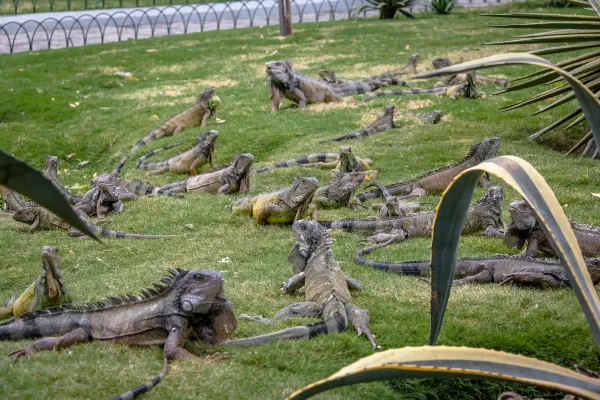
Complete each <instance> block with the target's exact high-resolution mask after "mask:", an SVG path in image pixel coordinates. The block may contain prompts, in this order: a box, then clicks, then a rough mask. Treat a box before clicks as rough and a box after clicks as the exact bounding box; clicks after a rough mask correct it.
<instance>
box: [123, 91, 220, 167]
mask: <svg viewBox="0 0 600 400" xmlns="http://www.w3.org/2000/svg"><path fill="white" fill-rule="evenodd" d="M215 92H216V89H214V88H210V89H207V90H206V91H205V92H204V93H202V94H201V95H200V97H198V100H196V102H195V103H194V104H192V106H191V107H190V108H188V109H187V110H185V111H184V112H182V113H179V114H177V115H174V116H172V117H171V118H169V119H168V120H167V121H166V122H164V123H163V124H162V125H161V126H159V127H158V128H156V129H154V130H153V131H151V132H150V133H148V134H147V135H146V136H144V137H143V138H142V139H140V140H139V141H138V142H137V143H136V144H135V146H133V147H132V148H131V149H130V150H129V151H128V152H127V154H125V156H124V157H123V158H122V159H121V161H119V163H118V164H117V166H116V167H115V169H114V170H113V171H112V174H113V175H115V176H116V175H118V174H119V172H120V171H121V169H122V168H123V167H124V166H125V163H126V162H127V160H128V159H129V157H131V155H132V154H133V153H134V152H135V151H136V150H137V149H139V148H140V147H142V146H144V145H147V144H148V143H151V142H153V141H155V140H157V139H161V138H163V137H167V136H173V135H177V134H179V133H180V132H181V131H183V130H184V129H186V128H191V127H193V126H197V125H202V126H206V124H207V122H208V119H209V118H210V117H212V116H214V115H215V114H216V108H217V107H218V105H219V104H220V100H219V99H218V97H217V96H216V95H215Z"/></svg>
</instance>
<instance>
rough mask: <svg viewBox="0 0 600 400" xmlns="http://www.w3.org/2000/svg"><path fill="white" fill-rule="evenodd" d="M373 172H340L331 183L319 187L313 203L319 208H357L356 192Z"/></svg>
mask: <svg viewBox="0 0 600 400" xmlns="http://www.w3.org/2000/svg"><path fill="white" fill-rule="evenodd" d="M372 172H373V171H368V172H367V171H364V172H345V173H341V174H339V175H338V176H337V177H336V178H335V179H334V180H333V182H331V183H330V184H329V185H326V186H323V187H320V188H318V189H317V191H316V192H315V194H314V197H313V201H312V202H313V204H314V205H315V206H317V208H340V207H350V208H352V209H356V201H355V197H354V192H356V190H357V189H358V188H359V186H360V185H361V184H362V183H363V181H364V180H365V178H367V176H368V175H369V173H372ZM369 179H370V178H369Z"/></svg>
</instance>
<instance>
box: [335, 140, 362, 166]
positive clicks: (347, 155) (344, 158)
mask: <svg viewBox="0 0 600 400" xmlns="http://www.w3.org/2000/svg"><path fill="white" fill-rule="evenodd" d="M339 169H340V171H342V172H355V171H360V170H361V165H360V162H359V161H358V160H357V159H356V157H355V156H354V154H352V149H351V148H350V146H341V147H340V168H339Z"/></svg>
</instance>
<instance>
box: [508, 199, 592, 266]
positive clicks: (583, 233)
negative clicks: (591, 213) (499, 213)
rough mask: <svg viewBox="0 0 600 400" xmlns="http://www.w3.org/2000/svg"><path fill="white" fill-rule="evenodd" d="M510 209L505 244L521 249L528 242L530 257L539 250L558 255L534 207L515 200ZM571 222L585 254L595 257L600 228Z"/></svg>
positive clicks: (527, 248) (585, 255)
mask: <svg viewBox="0 0 600 400" xmlns="http://www.w3.org/2000/svg"><path fill="white" fill-rule="evenodd" d="M508 210H509V212H510V223H509V225H508V229H507V230H506V233H505V235H504V244H506V246H508V248H511V249H512V248H517V249H521V248H523V245H524V244H525V242H527V247H526V248H525V250H524V253H525V255H526V256H528V257H535V256H537V252H538V250H540V251H541V252H543V253H547V254H551V255H554V256H556V252H555V251H554V249H553V248H552V246H551V245H550V242H549V241H548V239H547V238H546V234H545V233H544V231H543V230H542V228H541V226H540V223H539V221H538V219H537V218H536V216H535V213H534V212H533V209H532V208H531V206H529V204H527V202H526V201H524V200H515V201H513V202H512V203H510V206H509V208H508ZM570 223H571V228H572V229H573V233H574V234H575V238H577V243H578V244H579V248H580V249H581V253H582V254H583V256H584V257H594V256H596V255H598V254H600V230H599V229H598V228H595V227H592V226H589V225H583V224H577V223H575V222H572V221H570Z"/></svg>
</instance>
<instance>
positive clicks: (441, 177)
mask: <svg viewBox="0 0 600 400" xmlns="http://www.w3.org/2000/svg"><path fill="white" fill-rule="evenodd" d="M500 143H501V140H500V138H499V137H492V138H487V139H484V140H483V141H481V142H479V143H475V144H473V145H471V147H470V148H469V152H468V153H467V155H466V156H465V157H464V158H463V159H462V160H460V161H458V162H456V163H454V164H451V165H448V166H446V167H442V168H439V169H436V170H433V171H430V172H428V173H426V174H424V175H421V176H418V177H416V178H413V179H411V180H409V181H405V182H399V183H394V184H391V185H387V186H386V188H387V189H388V190H389V192H390V194H393V195H397V196H402V197H404V198H407V197H423V196H425V195H427V194H438V193H442V192H443V191H444V190H445V189H446V187H448V185H449V184H450V182H452V180H453V179H454V178H455V177H456V176H457V175H458V174H459V173H461V172H462V171H464V170H466V169H467V168H471V167H473V166H475V165H477V164H479V163H480V162H482V161H484V160H487V159H490V158H494V157H496V152H497V151H498V148H499V147H500ZM480 184H481V185H482V186H484V187H487V186H489V183H488V181H487V179H486V178H485V177H483V178H482V180H481V182H480ZM381 196H382V192H381V190H378V189H377V190H371V191H369V192H365V193H361V194H359V195H358V196H357V198H358V199H359V200H360V201H361V202H362V201H366V200H368V199H374V198H377V197H381Z"/></svg>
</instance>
